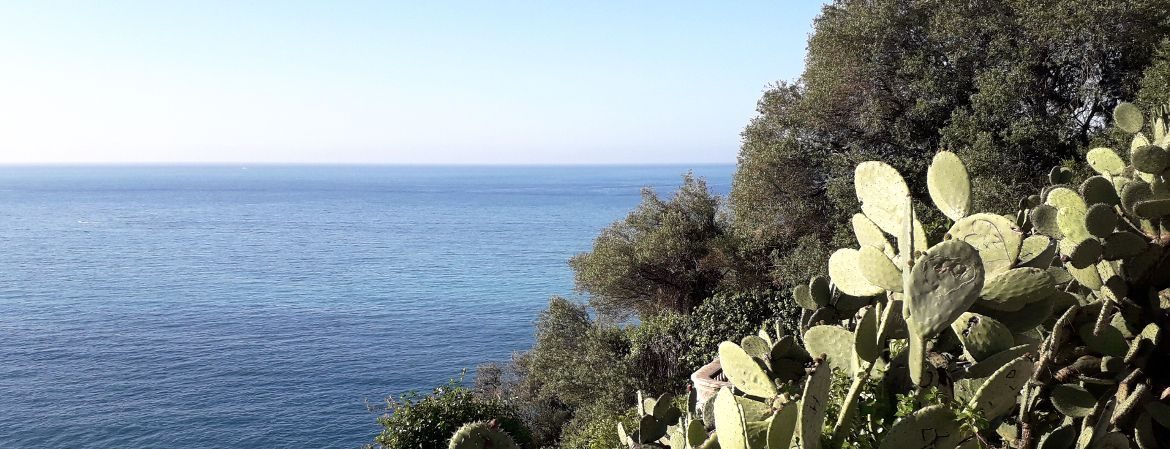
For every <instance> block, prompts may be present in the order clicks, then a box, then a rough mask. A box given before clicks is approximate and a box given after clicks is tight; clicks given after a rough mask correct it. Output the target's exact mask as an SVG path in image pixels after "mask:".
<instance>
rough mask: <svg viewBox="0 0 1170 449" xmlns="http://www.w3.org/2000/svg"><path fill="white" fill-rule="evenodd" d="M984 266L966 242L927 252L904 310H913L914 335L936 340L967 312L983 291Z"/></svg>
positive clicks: (910, 283) (911, 278)
mask: <svg viewBox="0 0 1170 449" xmlns="http://www.w3.org/2000/svg"><path fill="white" fill-rule="evenodd" d="M968 218H971V217H968ZM1017 242H1018V240H1017ZM1001 243H1002V242H1001ZM1017 245H1018V243H1017ZM1017 252H1018V249H1017ZM1011 259H1012V260H1013V261H1014V260H1015V256H1014V255H1013V256H1012V258H1011ZM983 266H984V264H983V262H982V261H981V260H980V253H979V252H978V251H976V249H975V247H973V246H971V245H970V244H968V243H966V242H964V241H963V240H948V241H945V242H942V243H939V244H938V245H935V246H934V247H932V248H930V249H929V250H927V251H926V255H925V256H923V257H922V258H921V259H919V260H918V263H916V264H915V265H914V267H913V269H911V271H910V276H909V277H908V282H907V285H906V290H907V291H906V292H907V293H908V296H907V299H906V304H904V307H905V308H907V309H908V310H909V315H910V318H911V319H910V320H908V321H907V324H908V326H909V327H910V329H911V331H913V332H914V333H916V334H918V335H919V336H921V337H923V338H929V337H932V336H934V335H937V334H938V333H939V332H941V331H942V330H943V329H946V328H947V327H948V326H950V324H951V322H952V321H954V320H955V318H957V317H958V316H959V315H961V314H962V313H963V312H966V311H967V309H969V308H970V307H971V304H973V303H975V300H976V299H977V298H978V296H979V292H980V291H981V290H982V289H983Z"/></svg>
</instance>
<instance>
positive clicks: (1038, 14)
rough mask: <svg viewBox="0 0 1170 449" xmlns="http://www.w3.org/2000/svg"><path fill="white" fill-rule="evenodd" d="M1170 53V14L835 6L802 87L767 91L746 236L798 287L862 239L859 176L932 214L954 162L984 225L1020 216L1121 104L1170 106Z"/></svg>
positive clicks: (986, 3)
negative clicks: (940, 161)
mask: <svg viewBox="0 0 1170 449" xmlns="http://www.w3.org/2000/svg"><path fill="white" fill-rule="evenodd" d="M1167 37H1170V0H1149V1H1141V2H1133V1H1125V0H1104V1H1102V0H1065V1H1056V0H973V1H968V2H949V1H942V0H838V1H836V2H833V3H832V4H830V5H827V6H825V7H824V9H823V10H822V13H821V15H820V16H819V17H818V18H817V19H816V21H815V23H814V32H813V34H812V35H811V36H810V38H809V43H808V55H807V58H806V65H805V70H804V72H803V74H802V75H801V77H800V79H799V80H796V82H794V83H781V84H779V85H776V86H773V87H772V88H770V89H768V91H767V92H765V94H764V96H763V98H762V99H761V100H760V103H759V106H758V110H759V112H760V115H759V116H758V117H757V118H755V119H753V120H752V121H751V122H750V123H749V124H748V125H747V127H746V128H745V130H744V132H743V146H742V148H741V153H740V157H739V167H738V171H737V175H736V179H735V182H734V184H733V186H732V192H731V196H730V206H731V207H730V209H731V210H732V212H733V215H734V218H733V223H732V229H734V230H735V233H736V234H737V235H738V236H740V238H741V239H743V240H744V241H747V242H750V249H751V252H752V253H753V255H752V256H751V257H754V260H757V261H762V263H766V264H767V265H766V267H765V269H769V270H771V271H772V274H773V275H774V276H775V277H776V278H778V280H779V281H781V282H793V281H800V280H802V279H801V278H803V277H806V276H807V274H808V273H805V272H803V271H801V270H794V269H788V268H785V267H786V265H784V264H782V263H778V262H783V261H785V260H788V259H790V258H793V257H802V256H803V257H807V256H808V255H809V254H817V257H824V256H826V255H827V251H823V248H821V247H820V243H818V242H821V243H823V242H825V241H826V240H835V242H833V244H830V245H829V246H828V247H834V246H840V245H843V244H844V243H845V242H844V241H845V240H848V239H850V238H851V236H850V232H851V231H850V228H849V218H850V215H851V212H844V211H853V210H856V205H855V201H856V200H855V199H854V198H853V185H852V182H851V179H852V173H853V167H854V166H856V164H857V163H859V162H861V161H865V160H873V159H879V160H883V161H886V162H888V163H890V164H891V165H893V166H895V167H896V168H898V169H899V170H900V171H901V172H902V173H905V174H906V177H907V179H910V180H914V181H912V183H911V186H910V187H911V190H912V191H913V193H914V194H915V196H916V199H917V200H918V201H919V202H927V201H929V200H928V199H927V197H926V191H925V190H926V189H925V186H924V185H923V183H922V182H921V181H920V180H922V179H925V176H924V173H925V171H926V167H927V164H928V163H929V161H930V159H931V157H932V156H933V155H934V153H935V152H937V151H938V150H940V149H950V150H952V151H956V152H958V153H959V155H960V156H961V157H962V158H963V160H964V161H966V162H967V163H968V169H969V170H970V171H971V174H972V177H973V180H974V183H975V187H976V188H975V191H976V192H978V195H977V197H976V198H975V203H976V204H975V208H976V209H979V210H1011V208H1012V206H1014V203H1015V202H1016V201H1017V200H1018V199H1019V197H1021V196H1022V195H1023V193H1024V192H1031V191H1034V190H1035V189H1036V188H1038V187H1039V185H1040V183H1041V182H1042V181H1043V180H1042V179H1040V178H1038V177H1036V176H1034V174H1035V173H1042V172H1045V171H1046V170H1047V169H1048V168H1050V167H1052V166H1053V165H1057V164H1060V163H1061V162H1062V161H1067V160H1075V159H1079V156H1080V151H1082V150H1081V149H1082V148H1084V147H1085V146H1086V145H1087V144H1089V143H1090V142H1091V141H1093V140H1094V139H1097V138H1100V137H1101V136H1102V135H1104V134H1106V132H1105V128H1106V126H1108V125H1109V124H1110V123H1109V122H1110V121H1111V119H1110V115H1109V114H1110V112H1111V111H1112V109H1113V106H1114V105H1116V104H1117V102H1118V101H1120V99H1123V98H1132V97H1135V95H1136V96H1138V97H1139V98H1144V97H1143V95H1145V96H1156V95H1158V94H1157V93H1156V91H1157V90H1159V89H1161V91H1162V92H1164V91H1165V90H1166V87H1165V85H1164V84H1161V85H1159V82H1160V80H1161V79H1163V78H1164V77H1165V76H1166V75H1165V73H1167V69H1166V67H1167V64H1166V63H1165V62H1160V63H1159V61H1165V60H1166V54H1167V52H1168V51H1167V49H1166V47H1167V46H1168V45H1167V44H1165V43H1164V40H1165V39H1166V38H1167ZM1160 47H1161V50H1160V51H1159V48H1160ZM1159 64H1160V65H1159ZM1147 72H1150V73H1147ZM1143 79H1146V81H1145V82H1144V85H1145V86H1146V88H1144V89H1142V91H1143V93H1144V94H1139V93H1138V90H1139V88H1142V87H1143ZM1148 101H1153V100H1148ZM924 204H928V203H924ZM931 209H933V208H929V207H921V208H919V211H920V212H921V213H923V215H924V216H923V218H924V220H925V221H927V222H928V226H930V225H931V224H932V222H933V226H934V227H935V228H941V227H942V226H941V225H942V224H945V223H944V220H945V219H944V217H941V216H940V215H937V214H934V215H928V214H929V213H930V210H931ZM818 251H819V253H818ZM822 262H823V261H822ZM788 266H804V267H807V266H816V267H823V266H824V264H823V263H816V264H807V263H799V264H789V265H788ZM794 278H795V279H794Z"/></svg>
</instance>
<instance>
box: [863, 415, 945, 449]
mask: <svg viewBox="0 0 1170 449" xmlns="http://www.w3.org/2000/svg"><path fill="white" fill-rule="evenodd" d="M959 433H960V432H959V421H958V420H957V419H956V417H955V412H953V411H951V410H950V409H949V408H947V407H946V406H943V405H931V406H929V407H926V408H923V409H921V410H917V411H915V412H914V413H913V414H911V415H910V416H907V417H905V418H902V420H901V421H898V422H897V423H894V426H893V427H891V428H890V430H889V432H887V433H886V434H885V436H884V437H883V438H882V442H881V444H879V445H878V449H907V448H944V447H956V446H958V444H959Z"/></svg>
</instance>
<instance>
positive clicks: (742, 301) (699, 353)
mask: <svg viewBox="0 0 1170 449" xmlns="http://www.w3.org/2000/svg"><path fill="white" fill-rule="evenodd" d="M796 309H797V307H795V304H794V303H793V302H792V298H791V297H790V296H789V295H787V294H786V293H781V292H776V291H770V290H757V291H750V292H745V293H720V294H716V295H715V296H712V297H711V298H708V299H707V300H706V301H704V302H703V303H702V304H700V305H699V306H698V307H696V308H695V310H694V311H693V312H692V313H691V314H690V316H689V317H688V321H689V322H688V323H687V326H686V331H687V335H688V337H689V338H688V341H689V345H688V347H687V351H686V352H685V353H684V355H683V356H682V358H683V362H684V365H686V371H687V372H694V371H695V370H697V369H698V368H699V367H701V366H703V365H706V364H707V363H709V362H710V361H711V360H712V359H713V358H715V354H716V349H717V347H718V346H719V343H720V342H723V341H725V340H733V339H734V340H738V339H739V337H741V336H744V335H751V334H754V333H756V331H757V330H759V329H760V327H761V326H764V325H771V324H772V323H775V322H777V321H778V322H779V323H781V325H783V326H787V327H786V328H785V330H786V332H789V333H790V334H792V333H794V332H796V326H795V323H796V322H797V316H796V315H794V314H793V313H794V312H795V311H796ZM674 391H676V392H677V391H678V390H674ZM652 393H660V392H657V391H652Z"/></svg>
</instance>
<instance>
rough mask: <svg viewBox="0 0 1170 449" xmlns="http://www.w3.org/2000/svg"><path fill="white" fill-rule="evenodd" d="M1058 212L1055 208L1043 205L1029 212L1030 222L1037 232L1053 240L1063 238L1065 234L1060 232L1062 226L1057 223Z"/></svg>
mask: <svg viewBox="0 0 1170 449" xmlns="http://www.w3.org/2000/svg"><path fill="white" fill-rule="evenodd" d="M1058 212H1059V210H1058V209H1057V208H1055V207H1053V206H1050V205H1047V204H1041V205H1039V206H1036V207H1034V208H1032V210H1031V211H1030V212H1028V221H1029V222H1031V223H1032V228H1033V229H1035V230H1036V232H1039V233H1041V234H1044V235H1047V236H1049V237H1052V238H1058V239H1059V238H1063V237H1064V234H1063V233H1061V232H1060V224H1059V223H1057V221H1056V218H1057V213H1058Z"/></svg>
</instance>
